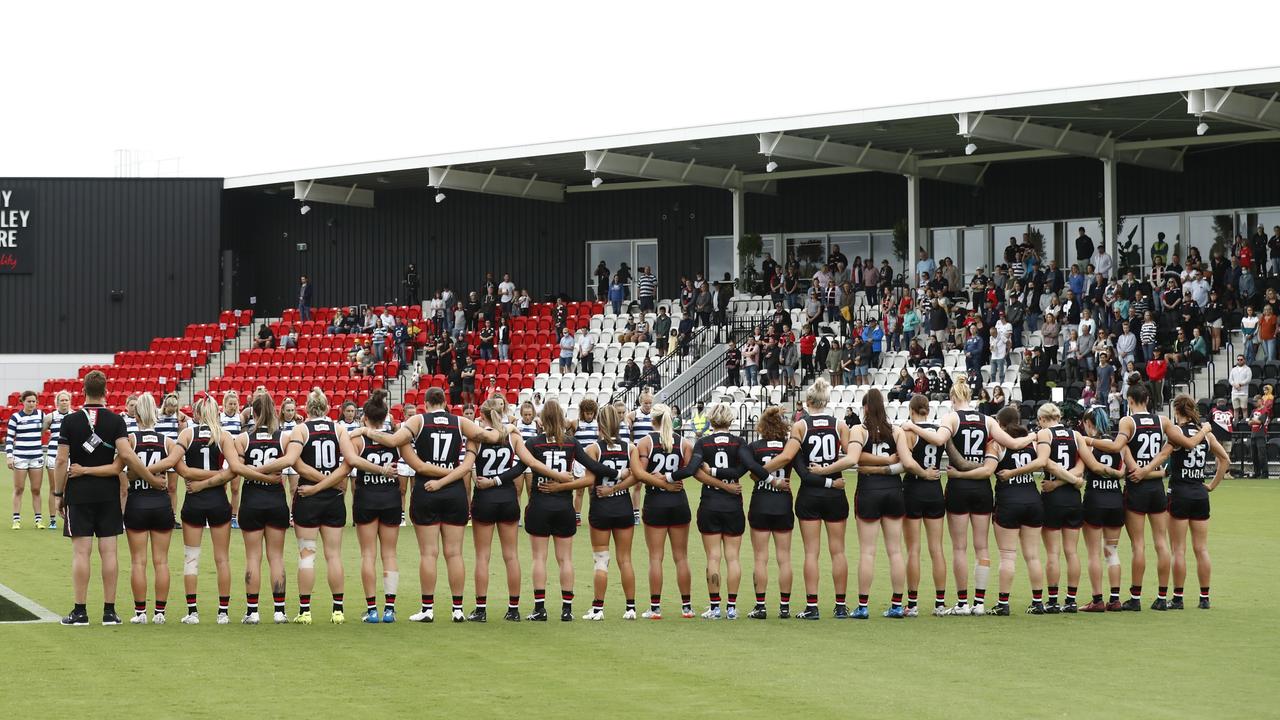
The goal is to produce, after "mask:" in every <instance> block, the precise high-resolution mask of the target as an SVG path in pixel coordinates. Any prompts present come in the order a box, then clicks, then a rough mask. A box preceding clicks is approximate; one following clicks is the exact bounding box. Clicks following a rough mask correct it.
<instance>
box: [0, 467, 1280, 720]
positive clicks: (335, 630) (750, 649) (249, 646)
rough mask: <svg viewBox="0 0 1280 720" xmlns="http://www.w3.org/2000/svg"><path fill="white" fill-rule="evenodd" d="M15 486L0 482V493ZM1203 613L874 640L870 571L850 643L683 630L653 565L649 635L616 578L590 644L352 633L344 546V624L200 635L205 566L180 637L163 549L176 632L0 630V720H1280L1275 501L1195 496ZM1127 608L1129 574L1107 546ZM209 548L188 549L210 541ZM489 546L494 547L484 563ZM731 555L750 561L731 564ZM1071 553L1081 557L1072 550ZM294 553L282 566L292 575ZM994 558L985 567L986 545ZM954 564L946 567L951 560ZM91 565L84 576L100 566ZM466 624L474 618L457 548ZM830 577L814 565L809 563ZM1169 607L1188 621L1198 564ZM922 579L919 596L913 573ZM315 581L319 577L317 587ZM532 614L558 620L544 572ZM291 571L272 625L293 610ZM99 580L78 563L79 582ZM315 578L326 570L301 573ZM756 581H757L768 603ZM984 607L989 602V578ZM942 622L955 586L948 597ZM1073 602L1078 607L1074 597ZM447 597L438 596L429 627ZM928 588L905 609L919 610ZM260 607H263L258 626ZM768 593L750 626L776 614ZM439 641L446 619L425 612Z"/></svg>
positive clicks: (917, 630)
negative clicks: (54, 717)
mask: <svg viewBox="0 0 1280 720" xmlns="http://www.w3.org/2000/svg"><path fill="white" fill-rule="evenodd" d="M10 488H11V480H10V475H9V473H8V471H5V470H2V469H0V490H2V491H3V494H4V495H5V496H7V495H8V494H9V493H10ZM1212 499H1213V503H1214V521H1213V522H1214V526H1213V532H1212V535H1211V550H1212V553H1213V560H1214V578H1213V602H1214V609H1213V610H1212V611H1209V612H1202V611H1199V610H1195V609H1188V610H1186V611H1184V612H1181V613H1163V614H1162V613H1155V612H1150V611H1145V612H1142V613H1140V614H1130V613H1124V614H1119V613H1117V614H1108V615H1102V616H1091V615H1077V616H1045V617H1032V616H1027V615H1023V614H1021V613H1020V610H1021V608H1022V607H1023V606H1025V604H1026V602H1027V600H1028V595H1029V592H1028V589H1027V582H1026V577H1025V575H1024V574H1023V573H1022V568H1021V567H1019V571H1018V572H1019V575H1018V577H1017V578H1016V579H1015V581H1014V588H1013V590H1014V596H1013V603H1014V605H1015V607H1016V608H1017V609H1018V610H1019V614H1017V615H1015V616H1012V617H1009V618H993V617H988V618H941V619H939V618H932V617H920V618H917V619H914V620H904V621H889V620H885V619H883V618H881V617H879V612H880V610H881V609H883V607H885V606H886V604H887V601H888V597H889V584H888V574H887V567H886V566H887V562H886V560H885V558H884V554H883V550H881V552H880V554H879V557H878V559H877V571H878V574H877V577H876V582H875V587H874V588H873V595H872V612H873V618H872V619H871V620H870V621H867V622H854V621H848V622H835V621H832V620H830V619H824V620H822V621H821V622H816V623H806V622H801V621H796V620H791V621H781V620H776V619H772V618H771V619H770V620H768V621H765V622H758V621H749V620H746V619H742V620H739V621H737V622H734V623H729V622H725V621H720V622H714V623H713V622H707V621H702V620H696V621H694V620H682V619H680V618H679V615H678V595H677V591H676V589H675V578H674V569H673V568H672V567H671V566H670V560H669V559H668V571H667V575H666V592H665V594H664V599H665V606H666V611H667V619H665V620H663V621H661V622H645V621H636V622H633V623H624V622H623V621H622V620H621V619H620V615H621V611H622V600H623V598H622V596H621V591H620V588H619V584H618V582H617V578H616V570H614V571H613V572H612V574H611V578H610V581H611V586H610V592H609V597H608V600H607V602H608V604H607V618H608V619H607V620H606V621H605V622H603V623H586V622H575V623H572V624H562V623H560V622H549V623H546V624H534V623H529V622H522V623H520V624H519V625H512V624H508V623H504V622H501V620H500V619H497V618H495V619H494V620H491V621H490V622H489V623H488V624H486V625H476V624H467V625H454V624H452V623H449V622H439V621H437V622H436V623H435V624H433V625H417V624H412V623H408V622H404V621H403V620H402V621H401V622H399V623H397V624H396V625H393V626H383V625H377V626H365V625H362V624H361V623H359V622H358V621H356V620H357V619H358V614H359V610H360V609H361V607H362V606H363V603H362V598H363V592H362V590H361V588H360V578H359V572H358V567H359V566H358V546H357V542H356V538H355V535H354V531H352V530H351V529H348V531H347V533H346V537H345V538H344V544H343V554H344V557H345V558H346V567H347V575H346V594H347V597H348V599H349V602H348V608H349V609H350V612H349V613H348V618H350V620H348V623H347V624H346V625H345V626H341V627H335V626H331V625H328V624H327V623H325V624H319V623H318V624H316V625H314V626H311V627H297V626H280V627H277V626H273V625H270V624H268V625H263V626H259V627H242V626H240V625H239V624H238V623H237V624H233V625H231V626H227V627H219V626H216V625H214V624H213V623H212V622H211V621H212V620H213V616H214V601H215V591H214V587H215V585H214V573H213V563H212V561H211V550H210V549H209V547H208V546H207V544H206V548H205V552H204V556H203V559H204V560H205V561H204V562H202V564H201V578H200V583H201V589H202V591H203V592H202V594H201V604H202V608H203V610H204V613H203V614H204V616H205V618H204V619H205V622H204V624H201V625H199V626H196V627H188V626H183V625H181V624H179V623H177V622H176V620H177V619H178V618H179V617H180V616H181V614H182V613H181V611H182V594H181V593H182V590H181V584H180V583H181V577H180V576H178V575H177V573H178V572H179V568H180V567H181V552H182V551H181V548H180V547H179V545H180V541H179V540H178V539H177V537H175V540H174V542H173V545H172V557H171V563H170V567H171V568H172V569H173V571H174V572H175V576H174V584H173V590H172V591H171V595H170V602H171V603H172V605H173V611H172V612H171V613H170V615H171V617H172V618H173V621H171V622H170V623H169V624H168V625H166V626H163V627H155V626H146V627H133V626H130V625H127V624H126V625H124V626H122V627H115V628H104V627H101V626H96V625H95V626H93V627H89V628H63V627H60V626H58V625H56V624H31V625H3V626H0V638H2V639H3V646H4V648H5V650H4V652H3V653H0V676H3V677H4V678H5V680H4V685H3V687H4V690H3V692H0V697H2V698H3V707H4V709H5V711H6V713H7V714H9V715H11V716H15V717H22V716H28V717H29V716H33V715H37V714H40V713H44V712H48V711H49V710H50V709H52V708H55V707H56V708H57V710H58V712H59V713H63V714H68V715H70V716H73V717H77V716H92V717H95V718H97V717H102V718H107V717H138V716H142V717H168V716H177V715H182V716H184V717H218V718H225V717H227V716H228V715H231V714H236V713H244V712H262V713H269V714H270V715H272V716H284V717H303V716H309V717H316V716H318V715H319V716H334V715H338V714H353V715H354V714H355V713H360V714H361V715H362V716H369V715H371V714H372V712H371V711H380V710H389V709H395V710H400V711H402V712H415V711H421V710H422V709H424V708H427V709H428V711H429V712H431V714H433V715H443V714H445V713H453V714H465V715H471V716H494V715H499V714H502V715H507V716H518V717H534V718H536V717H559V718H571V717H579V716H585V715H587V714H589V713H590V714H605V715H607V716H609V717H653V716H654V715H655V714H658V713H661V714H663V715H668V716H672V717H682V716H684V717H687V716H692V715H697V716H711V717H760V716H774V717H781V716H803V717H848V716H849V715H850V714H855V713H857V714H868V715H874V716H877V717H906V716H913V717H949V718H965V717H979V716H985V717H990V716H993V715H995V716H999V717H1015V716H1022V717H1066V716H1079V717H1092V716H1101V715H1103V714H1105V715H1106V716H1109V717H1204V716H1205V715H1207V714H1211V715H1212V716H1213V717H1215V718H1231V717H1240V718H1245V717H1248V718H1255V717H1264V716H1270V717H1275V716H1276V714H1277V712H1280V711H1277V709H1276V704H1275V700H1276V696H1275V687H1276V686H1275V677H1276V672H1277V667H1278V666H1280V649H1277V648H1278V646H1277V638H1280V632H1278V631H1280V620H1277V616H1276V614H1275V613H1274V612H1273V610H1274V608H1273V607H1272V602H1273V601H1274V598H1275V597H1276V595H1277V589H1278V588H1277V581H1276V579H1275V578H1276V575H1275V568H1276V558H1277V557H1278V556H1280V540H1278V537H1280V534H1278V533H1277V531H1276V525H1275V519H1276V517H1277V514H1278V513H1280V483H1276V482H1274V481H1273V482H1270V483H1268V482H1264V481H1251V480H1237V481H1229V482H1227V483H1224V484H1223V486H1222V487H1221V488H1220V489H1219V490H1218V491H1217V492H1215V493H1214V494H1213V497H1212ZM24 520H25V523H24V524H25V525H26V529H23V530H21V531H10V530H8V529H0V583H3V584H5V585H8V586H9V587H11V588H13V589H14V590H16V591H17V592H19V593H22V594H24V595H26V596H27V597H29V598H31V599H33V600H35V601H36V602H38V603H40V604H42V605H44V606H45V607H47V608H50V609H52V610H54V611H55V612H59V613H62V612H65V611H66V610H67V609H68V608H69V607H70V603H71V589H70V583H69V557H70V548H69V543H68V541H67V540H65V539H64V538H62V537H61V533H60V532H58V533H51V532H48V531H35V530H31V529H29V528H30V525H31V517H30V505H29V500H28V503H27V504H26V508H25V509H24ZM796 535H797V536H796V538H795V542H794V550H795V566H796V582H795V586H794V588H793V593H794V597H793V601H799V604H802V603H803V597H804V594H803V585H802V580H801V577H802V576H801V572H800V569H801V542H800V538H799V533H798V532H797V533H796ZM849 536H850V537H849V542H848V551H849V557H850V560H851V564H853V566H854V570H855V572H851V575H852V576H853V577H851V585H850V588H849V590H850V599H851V600H852V599H853V598H854V597H855V594H856V558H857V548H856V546H857V540H856V534H855V533H854V531H853V528H850V531H849ZM1126 542H1127V541H1125V540H1122V541H1121V548H1122V552H1123V553H1124V554H1125V560H1124V563H1125V564H1124V569H1125V577H1124V578H1123V580H1124V583H1125V585H1126V586H1127V585H1128V582H1129V578H1128V560H1127V549H1126V548H1125V543H1126ZM206 543H207V539H206ZM495 544H496V540H495ZM747 544H748V545H749V543H747ZM1081 545H1082V547H1081V551H1082V552H1083V543H1082V544H1081ZM231 548H232V555H231V560H232V575H233V585H232V587H233V601H232V615H233V618H235V619H237V620H238V618H239V616H240V615H241V614H242V612H243V608H244V605H243V602H244V601H243V589H242V584H241V582H240V577H241V574H242V573H243V568H244V566H243V562H242V557H243V546H242V545H241V543H240V539H239V537H238V534H234V535H233V537H232V545H231ZM294 548H295V545H294V541H293V539H292V536H290V539H289V540H288V543H287V545H286V555H292V554H293V552H294ZM399 548H400V563H401V588H400V597H401V603H400V608H401V617H402V618H407V616H408V614H409V613H411V612H413V611H414V610H415V609H416V608H415V606H416V604H417V602H416V600H417V595H418V580H417V574H416V573H415V572H414V570H415V569H416V567H417V546H416V543H415V542H414V541H413V536H412V534H410V533H407V532H406V533H403V534H402V536H401V542H400V546H399ZM690 554H691V564H692V568H693V575H694V583H693V594H694V598H695V605H696V606H697V609H698V610H699V611H701V609H702V607H703V606H704V605H705V601H706V587H705V583H704V582H703V580H702V577H703V571H704V568H705V566H704V563H703V551H702V546H701V542H700V540H699V539H698V537H697V536H696V534H695V536H694V538H692V541H691V543H690ZM992 555H993V557H994V556H995V549H994V539H993V541H992ZM948 556H949V549H948ZM95 557H96V556H95ZM127 557H128V551H127V548H126V547H125V545H124V542H123V540H122V541H121V561H122V565H123V567H124V570H122V573H121V578H120V586H119V587H120V595H119V606H120V609H121V614H122V615H126V616H127V615H128V611H129V609H130V607H131V604H130V599H131V598H130V592H129V585H128V577H127V572H128V571H127V567H128V561H127ZM465 557H467V565H468V582H467V609H468V611H469V610H470V607H471V602H472V588H471V582H470V566H471V558H472V551H471V548H470V535H469V534H468V546H467V549H466V553H465ZM1148 557H1149V558H1150V562H1149V565H1150V566H1149V567H1148V571H1147V578H1146V582H1145V583H1144V584H1145V586H1146V588H1147V589H1146V592H1145V595H1146V599H1147V603H1148V604H1149V602H1150V600H1151V598H1152V597H1153V596H1154V590H1155V584H1156V583H1155V579H1154V573H1155V566H1154V565H1155V563H1154V554H1153V553H1151V552H1150V551H1149V552H1148ZM521 558H522V561H523V565H524V568H525V580H524V589H523V596H524V597H523V603H524V607H523V609H524V611H525V612H526V613H527V612H528V611H529V609H530V605H531V600H532V588H531V586H530V582H529V580H528V562H529V548H528V544H527V539H526V536H524V535H523V534H522V535H521ZM824 559H825V558H824ZM635 561H636V567H637V575H638V583H639V586H638V588H637V594H638V595H639V596H640V598H639V599H640V600H641V607H642V609H643V604H644V599H645V598H646V597H647V594H648V587H647V583H646V581H645V574H644V573H645V568H646V562H645V555H644V550H643V540H642V538H641V536H640V534H639V533H637V538H636V544H635ZM1188 561H1189V563H1191V565H1192V568H1191V569H1190V572H1191V575H1190V578H1189V582H1188V586H1189V588H1188V589H1189V590H1190V591H1191V592H1189V593H1188V597H1189V598H1190V600H1191V602H1192V603H1194V588H1193V587H1191V586H1194V584H1195V579H1194V557H1191V558H1189V560H1188ZM574 563H575V567H576V570H577V587H576V588H575V589H576V591H577V596H578V601H577V603H576V606H575V609H576V610H577V611H578V613H582V612H584V611H585V610H586V609H587V607H588V606H589V605H590V595H591V591H590V579H591V553H590V547H589V541H588V537H587V533H586V532H585V529H584V531H583V532H581V533H580V534H579V535H578V537H577V540H576V544H575V549H574ZM924 563H925V565H926V567H925V568H924V569H923V574H924V578H925V585H926V586H927V585H930V584H931V583H930V580H929V574H928V573H929V571H928V568H927V565H928V558H927V553H926V557H925V560H924ZM320 565H321V566H323V563H320ZM552 565H553V569H552V570H551V577H552V578H553V581H552V583H551V585H550V587H548V598H549V600H550V601H549V603H548V606H549V607H550V608H555V607H557V602H556V599H557V598H558V591H559V587H558V586H557V584H556V583H555V582H554V578H555V577H556V575H555V570H554V560H553V561H552ZM292 566H293V563H292V562H290V576H289V582H290V589H289V596H290V603H289V610H290V613H293V612H294V611H295V610H296V599H297V598H296V594H295V590H294V588H293V587H292V586H293V581H294V575H293V569H292ZM743 566H744V568H743V569H744V573H745V574H746V577H745V578H744V582H743V586H742V588H741V591H740V596H741V597H740V601H741V604H742V606H743V608H744V610H746V609H749V608H750V605H751V601H752V589H751V581H750V568H751V557H750V553H749V551H744V553H743ZM491 568H492V570H493V572H494V573H495V574H494V576H493V579H492V581H491V590H490V595H491V597H492V598H494V601H493V603H492V604H493V607H494V608H495V609H496V610H495V612H494V614H495V615H497V616H498V617H500V615H501V612H502V611H501V608H502V606H503V602H502V600H503V598H504V597H505V580H504V576H503V574H502V564H501V562H500V558H499V557H498V556H497V553H496V548H495V558H494V562H493V564H492V565H491ZM96 571H97V566H96V562H95V573H96ZM823 572H824V582H823V585H822V588H821V602H822V611H823V613H824V616H825V615H827V614H828V613H829V611H830V606H831V602H832V590H831V586H830V581H829V578H828V577H827V574H826V566H825V563H824V568H823ZM320 574H321V575H323V570H320ZM773 575H774V573H773V569H772V568H771V579H773V580H774V581H775V582H776V578H774V577H772V576H773ZM992 575H993V577H992V588H991V589H990V592H991V594H992V595H993V596H994V594H995V586H994V583H995V577H994V575H995V573H994V572H993V574H992ZM948 591H949V595H948V597H949V599H951V600H952V601H954V586H953V585H951V584H950V583H949V587H948ZM100 593H101V586H100V584H99V583H98V581H97V578H96V576H95V578H94V580H93V581H92V582H91V584H90V597H89V600H90V604H89V608H90V615H91V617H93V618H94V619H95V621H96V620H97V618H98V615H99V610H100V606H99V603H100V602H101V595H100ZM1081 593H1082V595H1084V596H1085V597H1084V599H1086V600H1087V593H1088V580H1087V574H1086V575H1085V578H1083V579H1082V587H1081ZM448 594H449V593H448V589H447V585H446V583H445V578H444V574H443V561H441V577H440V580H439V585H438V586H437V589H436V595H437V597H438V598H440V599H441V600H443V602H440V603H438V608H443V609H444V610H447V607H448V602H447V599H448ZM930 596H931V592H930V588H928V587H926V588H925V589H924V592H923V593H922V600H923V606H924V607H926V608H927V607H928V606H929V605H930V603H931V600H930ZM269 597H270V596H269V594H268V595H265V596H264V600H266V602H265V603H264V607H266V608H269V607H270V602H269ZM328 601H329V596H328V591H327V586H326V585H325V583H324V579H323V577H321V578H319V579H318V582H317V593H316V595H315V605H316V608H317V610H319V611H320V612H317V614H316V615H317V619H318V620H321V621H323V620H325V619H327V617H328V615H327V612H325V611H327V609H328V608H327V605H328ZM776 602H777V591H776V585H774V586H772V587H771V592H770V595H769V608H770V613H771V614H772V613H773V612H774V611H775V610H776ZM440 615H441V616H442V617H446V618H447V612H441V613H440Z"/></svg>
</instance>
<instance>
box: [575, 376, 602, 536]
mask: <svg viewBox="0 0 1280 720" xmlns="http://www.w3.org/2000/svg"><path fill="white" fill-rule="evenodd" d="M598 410H599V405H597V404H596V401H595V398H583V399H582V402H580V403H578V418H577V419H576V420H574V421H572V422H571V423H569V429H570V430H571V431H572V432H573V439H574V440H577V441H578V444H579V445H581V446H583V447H587V446H589V445H591V444H592V443H594V442H595V441H596V440H599V439H600V426H599V423H597V422H596V412H597V411H598ZM573 473H574V475H577V476H578V477H581V476H582V466H581V465H578V464H576V463H575V464H574V466H573ZM585 494H586V488H579V489H577V490H574V491H573V517H574V521H575V522H577V523H578V525H582V498H583V496H584V495H585Z"/></svg>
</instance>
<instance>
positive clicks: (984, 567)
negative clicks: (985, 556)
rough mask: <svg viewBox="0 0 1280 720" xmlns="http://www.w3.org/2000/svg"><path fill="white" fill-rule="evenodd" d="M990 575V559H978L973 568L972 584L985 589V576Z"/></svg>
mask: <svg viewBox="0 0 1280 720" xmlns="http://www.w3.org/2000/svg"><path fill="white" fill-rule="evenodd" d="M990 576H991V561H990V560H987V561H986V562H983V561H981V560H979V561H978V564H977V565H976V566H975V567H974V568H973V586H974V587H975V588H978V589H986V587H987V578H989V577H990Z"/></svg>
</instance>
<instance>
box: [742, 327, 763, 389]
mask: <svg viewBox="0 0 1280 720" xmlns="http://www.w3.org/2000/svg"><path fill="white" fill-rule="evenodd" d="M759 361H760V346H759V345H758V344H757V343H756V339H755V338H754V337H749V338H747V342H746V343H745V344H744V345H743V346H742V367H743V369H744V370H745V371H746V375H747V377H746V380H747V385H748V386H750V387H755V386H756V385H757V384H758V383H759V380H760V367H759Z"/></svg>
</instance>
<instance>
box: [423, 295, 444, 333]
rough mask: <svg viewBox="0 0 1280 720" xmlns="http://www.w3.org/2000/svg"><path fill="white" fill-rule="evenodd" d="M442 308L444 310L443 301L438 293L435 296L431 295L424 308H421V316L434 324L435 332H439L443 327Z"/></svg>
mask: <svg viewBox="0 0 1280 720" xmlns="http://www.w3.org/2000/svg"><path fill="white" fill-rule="evenodd" d="M444 308H445V305H444V300H443V298H442V297H441V295H440V293H436V294H435V295H433V296H432V297H431V299H430V300H428V301H427V302H426V307H425V308H423V315H424V316H425V317H426V318H427V319H428V320H430V321H432V322H433V323H435V326H436V332H439V331H440V329H441V328H443V327H444V325H445V322H444Z"/></svg>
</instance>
